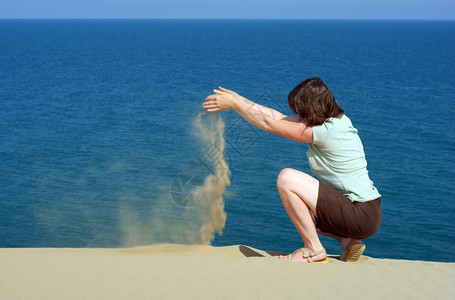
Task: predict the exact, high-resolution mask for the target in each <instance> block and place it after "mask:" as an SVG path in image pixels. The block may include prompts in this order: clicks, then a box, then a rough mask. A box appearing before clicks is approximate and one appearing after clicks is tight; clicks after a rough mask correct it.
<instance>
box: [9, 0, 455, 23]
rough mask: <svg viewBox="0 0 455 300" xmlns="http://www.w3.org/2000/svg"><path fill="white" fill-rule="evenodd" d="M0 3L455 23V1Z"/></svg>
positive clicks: (19, 10) (18, 9)
mask: <svg viewBox="0 0 455 300" xmlns="http://www.w3.org/2000/svg"><path fill="white" fill-rule="evenodd" d="M0 3H1V9H0V18H215V19H216V18H273V19H450V20H455V0H316V1H315V0H311V1H310V0H192V1H185V0H1V2H0Z"/></svg>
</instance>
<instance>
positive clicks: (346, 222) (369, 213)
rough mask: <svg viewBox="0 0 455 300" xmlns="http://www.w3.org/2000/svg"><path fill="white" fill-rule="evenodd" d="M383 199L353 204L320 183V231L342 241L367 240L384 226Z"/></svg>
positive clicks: (317, 225)
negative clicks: (346, 239)
mask: <svg viewBox="0 0 455 300" xmlns="http://www.w3.org/2000/svg"><path fill="white" fill-rule="evenodd" d="M380 204H381V198H380V197H379V198H378V199H376V200H372V201H368V202H352V201H351V200H349V198H347V197H346V196H344V195H343V194H341V193H340V192H337V191H336V190H334V189H333V188H331V187H329V186H328V185H326V184H324V183H323V182H319V194H318V203H317V206H316V215H317V217H316V227H317V228H319V229H320V230H321V231H322V232H326V233H331V234H334V235H336V236H340V237H348V238H353V239H364V238H367V237H369V236H372V235H373V234H374V233H375V232H376V231H378V229H379V226H381V220H382V212H381V207H380Z"/></svg>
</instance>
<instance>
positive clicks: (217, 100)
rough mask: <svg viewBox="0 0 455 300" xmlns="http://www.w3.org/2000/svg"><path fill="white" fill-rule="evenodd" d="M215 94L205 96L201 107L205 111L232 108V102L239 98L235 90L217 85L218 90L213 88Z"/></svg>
mask: <svg viewBox="0 0 455 300" xmlns="http://www.w3.org/2000/svg"><path fill="white" fill-rule="evenodd" d="M213 92H214V93H215V94H213V95H210V96H208V97H207V98H205V102H204V103H202V107H203V108H204V109H206V110H207V112H217V111H222V110H230V109H232V107H233V105H234V102H235V101H236V100H238V99H239V98H240V96H239V94H237V93H236V92H233V91H230V90H227V89H224V88H222V87H219V90H213Z"/></svg>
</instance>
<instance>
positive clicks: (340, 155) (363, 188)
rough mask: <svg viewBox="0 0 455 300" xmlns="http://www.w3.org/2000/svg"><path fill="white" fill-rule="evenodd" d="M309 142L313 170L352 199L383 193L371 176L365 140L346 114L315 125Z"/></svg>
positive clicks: (309, 154)
mask: <svg viewBox="0 0 455 300" xmlns="http://www.w3.org/2000/svg"><path fill="white" fill-rule="evenodd" d="M312 129H313V143H310V144H308V146H309V147H308V152H307V157H308V163H309V164H310V168H311V171H313V173H314V174H315V175H316V176H317V177H318V178H319V179H320V180H321V181H323V182H324V183H326V184H327V185H329V186H331V187H332V188H334V189H335V190H337V191H339V192H341V193H342V194H343V195H345V196H347V197H348V198H349V199H350V200H351V201H353V202H354V201H359V202H366V201H371V200H374V199H377V198H379V197H380V196H381V195H380V194H379V192H378V190H377V189H376V188H375V187H374V186H373V182H372V181H371V180H370V177H369V176H368V170H367V161H366V160H365V153H364V151H363V145H362V141H361V140H360V137H359V135H358V134H357V129H355V128H354V126H353V125H352V123H351V120H350V119H349V118H348V117H347V116H346V115H343V116H342V117H341V118H330V119H329V120H328V121H326V122H325V123H324V124H322V125H320V126H314V127H313V128H312Z"/></svg>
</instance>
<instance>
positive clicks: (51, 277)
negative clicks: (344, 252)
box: [0, 245, 455, 299]
mask: <svg viewBox="0 0 455 300" xmlns="http://www.w3.org/2000/svg"><path fill="white" fill-rule="evenodd" d="M276 254H278V253H277V252H267V251H263V250H258V249H254V248H251V247H248V246H240V245H237V246H229V247H211V246H199V245H198V246H183V245H153V246H147V247H137V248H123V249H85V248H84V249H59V248H38V249H0V266H1V267H0V299H304V298H306V299H318V298H319V299H329V298H330V299H334V298H336V299H361V298H362V299H363V298H368V299H383V298H387V299H454V283H455V281H454V279H455V264H454V263H436V262H423V261H405V260H391V259H375V258H370V257H366V256H362V257H361V259H360V260H359V261H358V262H355V263H344V262H340V261H338V260H337V259H336V257H335V256H331V257H330V258H329V263H327V264H318V263H315V264H301V263H288V262H283V261H279V260H278V259H276V258H274V257H272V256H271V255H276Z"/></svg>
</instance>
